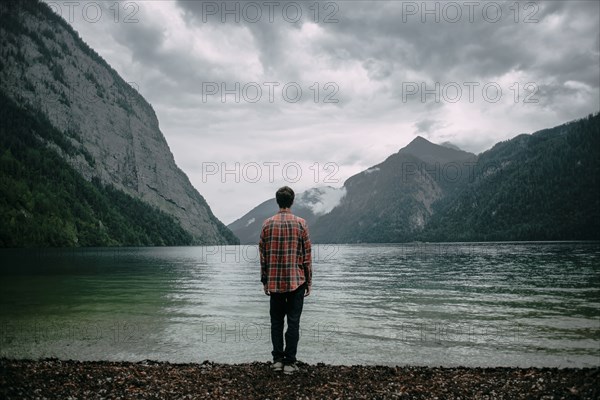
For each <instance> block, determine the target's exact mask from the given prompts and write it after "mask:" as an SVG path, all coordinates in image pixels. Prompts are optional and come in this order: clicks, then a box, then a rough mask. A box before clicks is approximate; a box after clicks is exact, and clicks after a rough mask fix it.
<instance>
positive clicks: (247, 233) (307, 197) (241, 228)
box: [227, 186, 345, 244]
mask: <svg viewBox="0 0 600 400" xmlns="http://www.w3.org/2000/svg"><path fill="white" fill-rule="evenodd" d="M344 195H345V189H344V188H342V189H336V188H333V187H331V186H325V187H318V188H312V189H310V190H307V191H305V192H302V193H296V200H295V201H294V205H293V212H294V214H295V215H297V216H299V217H301V218H304V219H305V220H306V222H307V223H308V224H309V226H310V225H312V224H313V223H314V222H315V221H316V220H317V219H318V218H319V216H321V215H323V214H326V213H328V212H330V211H331V210H332V209H333V208H334V207H335V206H337V205H338V204H339V203H340V201H341V199H342V198H343V197H344ZM278 210H279V206H277V202H276V201H275V193H273V198H271V199H269V200H266V201H264V202H263V203H261V204H260V205H258V206H257V207H255V208H254V209H252V210H251V211H250V212H248V213H247V214H246V215H244V216H243V217H242V218H240V219H238V220H236V221H234V222H232V223H231V224H229V225H228V226H227V227H228V228H229V229H231V230H232V231H233V232H234V233H235V235H236V236H237V237H238V238H239V239H240V243H241V244H256V243H258V240H259V238H260V230H261V227H262V223H263V221H264V220H265V219H267V218H269V217H271V216H272V215H274V214H275V213H277V211H278Z"/></svg>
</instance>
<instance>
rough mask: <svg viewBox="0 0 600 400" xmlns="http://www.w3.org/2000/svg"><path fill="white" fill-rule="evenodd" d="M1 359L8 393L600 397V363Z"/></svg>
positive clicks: (2, 391)
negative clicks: (289, 364)
mask: <svg viewBox="0 0 600 400" xmlns="http://www.w3.org/2000/svg"><path fill="white" fill-rule="evenodd" d="M298 365H299V367H300V371H299V372H298V373H296V374H295V375H290V376H287V375H283V374H282V373H280V372H273V371H271V369H270V363H267V362H253V363H246V364H218V363H213V362H209V361H204V362H203V363H189V364H172V363H169V362H156V361H149V360H146V361H141V362H137V363H136V362H110V361H73V360H58V359H55V358H48V359H43V360H13V359H6V358H2V359H0V398H3V399H209V398H210V399H271V400H275V399H307V398H308V399H337V398H339V399H399V398H402V399H405V398H406V399H435V398H439V399H598V398H600V390H599V388H600V386H598V385H597V382H600V368H598V367H596V368H561V369H558V368H505V367H498V368H463V367H458V368H443V367H410V366H402V367H388V366H367V365H353V366H340V365H326V364H322V363H319V364H314V365H313V364H306V363H302V362H299V363H298Z"/></svg>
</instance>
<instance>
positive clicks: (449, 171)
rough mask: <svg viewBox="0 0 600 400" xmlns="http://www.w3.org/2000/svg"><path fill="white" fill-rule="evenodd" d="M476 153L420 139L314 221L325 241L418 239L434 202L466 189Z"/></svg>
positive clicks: (347, 185)
mask: <svg viewBox="0 0 600 400" xmlns="http://www.w3.org/2000/svg"><path fill="white" fill-rule="evenodd" d="M475 160H476V156H475V154H472V153H468V152H465V151H462V150H455V149H451V148H448V147H444V146H440V145H437V144H434V143H431V142H429V141H428V140H426V139H424V138H422V137H420V136H419V137H417V138H415V139H414V140H413V141H412V142H410V143H409V144H408V145H407V146H406V147H404V148H402V149H401V150H400V151H398V152H397V153H396V154H393V155H391V156H390V157H388V158H387V159H386V160H385V161H383V162H382V163H380V164H377V165H375V166H373V167H371V168H369V169H367V170H365V171H363V172H361V173H359V174H357V175H354V176H352V177H350V178H349V179H348V180H346V182H344V189H345V191H346V195H345V196H344V197H343V198H342V200H341V202H340V204H339V205H338V206H337V207H335V208H333V209H332V210H331V212H329V213H327V214H325V215H323V216H321V217H320V218H318V220H317V221H316V222H315V223H314V224H313V227H312V230H311V234H312V238H313V240H314V241H315V242H319V243H360V242H369V243H374V242H377V243H385V242H405V241H411V240H414V236H415V235H416V234H418V233H420V232H421V231H422V230H423V229H424V228H425V226H426V224H427V222H428V221H429V218H430V217H431V215H432V213H433V208H432V206H433V204H434V203H435V202H436V201H437V200H439V199H441V198H443V197H444V196H446V195H448V194H449V193H453V192H454V191H455V190H459V189H460V188H461V187H463V186H464V185H465V184H466V182H467V180H466V176H467V173H466V172H467V170H468V167H469V166H470V165H471V164H474V162H475Z"/></svg>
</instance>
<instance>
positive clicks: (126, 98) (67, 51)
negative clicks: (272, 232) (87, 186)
mask: <svg viewBox="0 0 600 400" xmlns="http://www.w3.org/2000/svg"><path fill="white" fill-rule="evenodd" d="M0 44H1V58H0V60H1V61H0V90H1V91H2V92H3V93H4V94H5V95H6V97H7V98H8V99H9V100H10V101H11V102H13V103H14V104H15V106H16V107H18V108H21V109H24V108H27V109H28V110H30V112H33V113H41V114H42V115H43V116H44V118H45V119H46V120H47V121H48V122H49V123H50V124H51V125H52V127H54V128H56V129H57V130H58V131H59V132H61V133H62V134H63V135H64V137H63V138H62V139H60V140H64V141H66V142H67V143H68V144H70V147H71V148H72V151H71V152H65V150H64V148H63V147H61V146H59V145H57V143H56V141H53V140H47V139H45V140H44V143H46V144H47V146H48V147H49V148H52V149H54V150H55V151H57V152H58V153H59V154H60V155H61V157H62V158H63V159H64V160H65V161H67V162H68V163H69V164H70V165H71V166H72V167H73V168H74V169H75V170H76V171H78V172H79V173H80V174H82V175H83V177H85V179H86V180H88V181H91V180H92V178H97V179H98V180H99V181H100V182H101V183H102V184H103V185H110V186H114V188H116V189H118V190H120V191H123V192H125V193H127V194H128V195H130V196H132V197H134V198H136V199H139V200H141V201H143V202H144V203H146V204H148V205H150V206H152V207H156V208H158V209H159V210H161V211H163V212H164V213H166V214H168V215H171V216H173V217H174V218H175V220H176V221H177V223H178V224H180V225H181V226H182V227H183V228H184V229H185V231H187V232H188V233H189V234H190V235H191V236H192V237H193V242H194V243H197V244H220V243H236V242H237V238H236V237H235V236H234V235H233V234H232V233H231V231H230V230H228V229H227V228H226V227H225V226H224V225H223V224H222V223H221V222H220V221H219V220H218V219H217V218H216V217H215V216H214V215H213V213H212V212H211V210H210V208H209V206H208V205H207V203H206V201H205V200H204V198H203V197H202V196H201V195H200V194H199V193H198V192H197V191H196V189H195V188H194V187H193V186H192V185H191V183H190V182H189V179H188V178H187V176H186V175H185V173H184V172H183V171H181V170H180V169H179V168H178V167H177V165H176V164H175V161H174V158H173V155H172V154H171V151H170V149H169V146H168V145H167V142H166V140H165V138H164V136H163V135H162V133H161V131H160V129H159V126H158V120H157V118H156V115H155V113H154V110H153V109H152V107H151V106H150V105H149V104H148V103H147V102H146V100H145V99H144V98H143V97H142V96H141V95H139V93H137V91H136V90H135V89H134V88H133V87H132V86H130V85H129V84H128V83H126V82H125V81H124V80H123V79H122V78H121V77H120V76H119V75H118V74H117V73H116V72H115V71H114V70H113V69H112V68H111V67H110V66H109V65H108V64H107V63H106V62H105V61H104V60H103V59H102V58H101V57H100V56H99V55H98V54H96V53H95V52H94V51H93V50H92V49H90V48H89V47H88V46H87V45H86V44H85V43H84V42H83V41H82V40H81V39H80V38H79V36H78V35H77V33H76V32H75V31H74V30H73V29H72V28H71V27H70V26H69V25H68V23H67V22H66V21H64V20H63V19H62V18H60V17H59V16H57V15H56V14H54V13H53V12H52V10H51V9H50V8H49V7H48V6H47V5H46V4H43V3H39V2H37V1H30V0H27V1H19V2H16V1H9V2H2V3H1V4H0Z"/></svg>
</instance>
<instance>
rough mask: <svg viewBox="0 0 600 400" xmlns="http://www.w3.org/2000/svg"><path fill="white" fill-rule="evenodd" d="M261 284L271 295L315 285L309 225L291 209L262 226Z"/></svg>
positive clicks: (260, 250)
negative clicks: (305, 283)
mask: <svg viewBox="0 0 600 400" xmlns="http://www.w3.org/2000/svg"><path fill="white" fill-rule="evenodd" d="M258 249H259V252H260V280H261V282H262V283H263V284H266V285H267V290H268V291H270V292H274V293H278V292H291V291H293V290H294V289H296V288H298V287H299V286H300V285H302V284H303V283H304V282H307V284H308V285H309V286H310V285H311V283H312V265H311V264H312V258H311V253H310V239H309V237H308V226H307V225H306V221H305V220H304V219H302V218H300V217H296V216H295V215H294V214H292V213H291V212H290V211H289V210H288V209H285V210H279V212H278V213H277V214H276V215H274V216H272V217H271V218H268V219H267V220H265V222H263V226H262V231H261V233H260V241H259V243H258Z"/></svg>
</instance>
